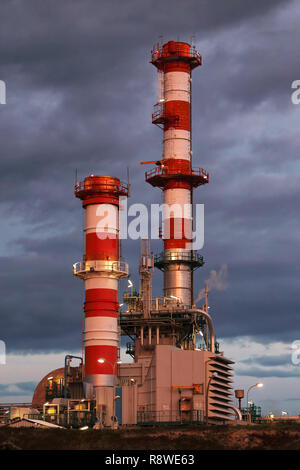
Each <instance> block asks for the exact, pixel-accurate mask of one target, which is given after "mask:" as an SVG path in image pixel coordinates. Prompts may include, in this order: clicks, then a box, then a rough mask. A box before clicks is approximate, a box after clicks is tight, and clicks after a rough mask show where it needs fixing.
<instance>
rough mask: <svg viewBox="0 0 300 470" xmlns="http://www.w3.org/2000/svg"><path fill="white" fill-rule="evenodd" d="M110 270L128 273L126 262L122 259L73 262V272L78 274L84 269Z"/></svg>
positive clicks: (84, 270)
mask: <svg viewBox="0 0 300 470" xmlns="http://www.w3.org/2000/svg"><path fill="white" fill-rule="evenodd" d="M93 270H95V271H99V270H100V271H101V270H104V271H112V272H122V273H125V274H128V272H129V267H128V264H127V263H125V262H124V261H110V260H98V261H93V262H89V261H86V262H84V261H78V262H77V263H74V264H73V274H78V273H81V272H86V271H88V272H89V271H93Z"/></svg>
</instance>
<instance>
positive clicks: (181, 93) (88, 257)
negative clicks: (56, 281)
mask: <svg viewBox="0 0 300 470" xmlns="http://www.w3.org/2000/svg"><path fill="white" fill-rule="evenodd" d="M151 63H152V64H153V65H154V66H155V67H156V69H157V73H158V83H159V96H158V99H157V103H156V104H155V106H154V112H153V114H152V122H153V124H155V125H157V126H159V127H160V128H161V129H162V132H163V155H162V157H160V158H158V159H157V160H153V162H142V163H143V164H149V165H151V164H153V165H154V167H153V169H150V170H149V171H147V172H146V174H145V180H146V182H147V183H149V184H151V185H152V186H153V187H154V188H158V189H159V190H161V191H163V199H164V212H163V221H162V222H163V223H162V228H161V232H160V233H161V238H162V243H163V250H162V252H161V253H159V254H155V255H154V254H153V253H152V252H151V248H150V241H149V240H148V239H147V240H145V239H144V240H141V252H140V258H139V275H140V284H139V291H137V290H136V289H134V287H133V285H132V283H131V282H129V283H128V288H127V289H126V290H125V292H124V295H123V299H122V300H121V299H120V295H121V293H120V280H121V279H126V278H127V277H128V275H129V272H130V271H129V266H128V264H127V263H126V261H124V260H123V258H122V254H121V240H120V226H119V219H120V217H119V211H120V209H122V207H120V198H121V197H122V198H124V197H127V196H129V183H122V182H121V181H120V179H119V178H117V177H114V176H102V175H89V176H87V177H86V178H85V179H84V181H82V182H77V183H76V185H75V196H76V197H77V198H79V199H80V200H81V201H82V206H83V211H84V227H83V233H84V253H83V259H82V261H80V262H77V263H75V264H74V265H73V274H74V276H76V277H77V278H79V279H81V280H82V281H83V284H84V325H83V343H84V358H83V359H82V360H81V364H80V366H78V367H71V361H72V356H68V357H67V359H66V363H65V367H64V368H61V369H57V370H56V371H52V372H49V373H48V374H47V375H46V376H45V377H44V379H42V381H41V382H40V384H39V385H38V387H37V389H36V391H35V394H34V399H33V406H34V407H38V406H40V407H41V406H43V416H44V419H47V418H49V416H48V415H51V416H52V421H53V422H55V423H57V424H60V423H61V420H60V419H59V416H60V415H61V414H64V415H66V414H67V416H68V419H69V420H70V416H71V415H72V413H73V415H72V416H74V413H75V414H76V413H77V414H78V416H84V417H85V421H84V424H86V423H87V424H88V425H96V426H97V427H105V426H109V427H111V426H113V427H115V426H116V425H117V421H118V423H119V424H120V425H137V424H140V425H147V424H158V423H161V424H163V423H164V424H167V423H185V424H187V423H199V424H200V423H204V422H209V423H223V422H228V421H230V420H233V419H234V415H235V413H236V410H235V407H234V406H233V404H232V391H233V390H232V382H233V362H232V361H231V360H229V359H228V358H226V357H225V356H224V355H223V353H222V352H220V351H219V345H218V343H217V342H216V339H215V333H214V327H213V321H212V318H211V316H210V314H209V305H208V294H209V292H208V288H207V287H206V289H205V301H204V304H203V305H202V306H201V308H196V303H195V300H194V299H195V297H194V283H193V276H194V271H196V270H197V269H200V268H201V266H203V264H204V259H203V257H202V255H201V254H200V253H198V252H197V251H196V250H194V249H193V243H192V232H193V191H194V189H196V188H198V187H200V186H205V185H206V184H208V183H209V174H208V172H207V171H205V170H204V169H202V168H197V167H193V166H192V145H191V96H192V95H191V86H192V78H191V76H192V71H193V70H194V69H196V68H197V67H199V66H201V63H202V60H201V56H200V54H199V53H198V52H197V50H196V49H195V47H194V46H192V45H190V44H188V43H185V42H174V41H169V42H167V43H165V44H163V45H160V44H158V45H156V46H155V47H154V48H153V50H152V52H151ZM154 158H155V157H154ZM174 205H175V206H176V207H177V209H178V212H177V211H174V210H173V209H174ZM186 208H189V210H188V211H187V210H186ZM178 214H179V215H178ZM104 215H106V217H104ZM137 243H138V242H137ZM155 268H156V269H158V270H161V271H162V272H163V277H164V286H163V292H162V293H161V295H160V296H159V297H156V298H154V297H153V295H152V278H153V275H155V273H154V269H155ZM133 270H134V268H133V267H131V271H133ZM126 282H127V281H126ZM74 288H76V287H75V286H74ZM120 303H122V304H124V305H123V307H120ZM124 306H125V308H124ZM122 335H123V336H126V337H127V350H126V352H127V354H128V355H129V356H131V358H132V360H133V361H132V362H128V363H124V362H121V360H120V339H121V336H122ZM50 411H51V412H50ZM116 415H117V418H116ZM87 416H88V419H86V417H87ZM92 416H94V418H93V419H92ZM72 420H73V418H72ZM73 421H74V420H73ZM73 421H72V422H73ZM77 421H78V420H77ZM68 422H70V421H68ZM78 422H79V423H81V424H82V423H83V421H82V420H80V419H79V421H78Z"/></svg>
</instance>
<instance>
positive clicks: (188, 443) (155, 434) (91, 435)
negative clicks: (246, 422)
mask: <svg viewBox="0 0 300 470" xmlns="http://www.w3.org/2000/svg"><path fill="white" fill-rule="evenodd" d="M0 449H1V450H114V451H116V450H300V424H297V423H289V422H286V423H284V422H282V423H271V424H264V425H255V426H238V425H237V426H190V427H151V428H137V427H134V428H130V429H129V428H127V429H119V430H117V431H111V430H93V429H91V430H86V431H80V430H66V429H63V430H55V429H34V428H8V427H1V428H0Z"/></svg>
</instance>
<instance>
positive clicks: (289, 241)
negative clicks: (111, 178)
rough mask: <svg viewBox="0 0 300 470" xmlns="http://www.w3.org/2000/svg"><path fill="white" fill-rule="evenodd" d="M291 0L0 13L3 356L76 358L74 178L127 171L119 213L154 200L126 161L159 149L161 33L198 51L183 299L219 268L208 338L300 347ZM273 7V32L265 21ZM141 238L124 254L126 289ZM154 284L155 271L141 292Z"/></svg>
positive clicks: (158, 282)
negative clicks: (221, 277) (195, 218)
mask: <svg viewBox="0 0 300 470" xmlns="http://www.w3.org/2000/svg"><path fill="white" fill-rule="evenodd" d="M170 5H172V11H170ZM294 5H295V4H293V3H292V2H287V1H286V0H284V1H283V0H281V1H274V0H272V1H271V0H270V1H253V0H249V1H245V0H244V1H243V2H241V1H239V0H235V1H234V0H226V1H225V2H219V1H212V0H210V1H192V0H187V1H185V2H180V1H179V0H176V1H173V2H172V3H170V2H166V1H165V2H158V1H144V2H141V1H137V0H135V1H124V2H123V1H122V2H121V1H115V2H112V1H111V0H110V1H103V0H102V1H101V2H98V1H96V0H93V1H89V0H86V1H84V2H83V1H69V0H66V1H64V2H58V1H49V0H48V1H44V2H40V1H32V0H27V1H26V2H25V1H13V2H2V3H1V6H0V15H1V29H0V79H2V80H5V81H6V84H7V105H6V106H1V108H0V133H1V134H0V135H1V172H0V201H1V203H2V204H1V207H0V211H1V216H2V221H3V223H5V227H6V231H5V233H6V234H7V232H9V233H10V236H9V237H8V236H7V235H6V236H4V235H3V236H2V239H3V245H2V250H1V253H2V254H3V257H2V258H1V267H2V269H1V273H0V282H1V284H0V286H1V297H0V314H1V333H0V336H1V339H4V340H5V341H6V342H7V348H8V351H9V352H10V351H12V350H26V349H27V350H36V351H37V350H38V351H42V350H66V349H71V348H76V347H77V348H78V347H80V341H81V336H80V334H81V318H82V311H81V309H82V286H81V282H80V281H78V280H76V279H73V278H72V274H71V268H72V264H73V262H75V261H77V260H79V259H80V257H81V250H82V235H81V229H82V215H81V207H80V202H79V201H78V200H76V199H75V198H74V196H73V184H74V176H75V168H77V169H78V174H79V176H80V178H83V177H85V176H86V175H88V174H89V173H91V172H93V173H99V174H101V173H102V174H114V175H117V176H119V177H121V178H122V179H126V167H127V166H130V168H131V170H130V173H131V179H132V183H133V184H132V191H131V198H130V201H129V203H130V204H131V203H135V202H147V203H149V201H153V202H159V201H161V193H160V191H158V190H155V189H153V188H151V187H150V186H149V187H147V186H146V185H145V183H144V168H143V167H141V166H140V165H139V162H140V161H143V160H154V159H156V158H159V156H160V154H161V152H162V147H161V137H162V135H161V131H160V130H159V129H157V128H155V126H152V125H151V112H152V105H153V103H154V102H155V99H156V96H155V95H156V72H155V69H154V68H153V67H152V66H150V65H149V55H150V50H151V47H152V44H153V43H155V42H157V40H158V37H159V35H160V34H163V36H164V40H169V39H175V40H176V39H178V36H179V38H180V39H181V40H190V38H191V35H192V34H195V38H196V44H197V47H198V48H199V50H200V52H201V53H202V54H203V67H201V70H199V71H195V72H194V74H193V118H194V120H193V151H194V155H193V163H194V165H195V166H203V167H206V168H207V169H208V170H209V171H210V173H211V182H210V184H209V185H208V186H207V187H205V188H200V190H198V192H197V194H195V200H196V201H197V202H204V203H205V237H206V239H205V247H204V250H203V254H204V256H205V259H206V260H207V263H206V264H205V266H204V268H203V269H202V270H199V271H197V272H196V276H195V290H196V291H197V289H200V288H201V287H202V284H203V281H204V280H205V279H207V278H208V276H209V271H210V270H211V269H218V268H219V266H220V265H221V264H223V263H225V264H227V266H228V272H229V287H228V289H227V290H226V291H220V292H217V291H213V292H212V293H211V300H210V302H211V312H212V314H213V317H214V319H215V327H216V330H217V334H218V336H223V337H225V336H227V337H230V336H234V335H239V334H245V335H253V336H255V335H258V334H259V335H261V337H263V335H265V337H268V338H269V339H270V338H277V337H280V338H281V339H282V338H285V339H286V340H287V341H291V340H294V339H297V337H296V335H297V334H298V331H299V329H300V328H299V321H298V316H299V311H298V306H299V303H300V294H299V289H298V284H297V279H298V278H299V274H300V273H299V261H300V260H299V250H298V238H299V237H298V235H299V230H300V228H299V222H298V211H297V209H298V208H297V204H296V203H295V201H297V200H299V196H300V194H299V187H300V185H299V176H298V177H297V173H298V175H299V171H298V170H299V168H298V169H297V164H298V155H299V151H300V139H299V136H298V133H297V132H296V131H295V132H294V134H292V131H291V130H290V129H291V128H293V125H295V124H294V122H293V119H294V114H293V113H295V109H296V107H295V106H293V105H292V104H291V101H290V91H291V90H290V84H291V82H292V81H293V80H294V79H297V78H300V77H299V76H298V70H299V61H298V60H297V57H298V51H297V47H298V44H299V33H298V32H297V31H294V30H291V28H290V25H289V22H288V21H289V17H293V15H294V11H295V6H294ZM283 9H284V11H285V12H286V13H285V16H284V21H285V22H286V23H285V22H284V21H279V20H278V16H277V15H279V14H280V12H281V11H283ZM289 9H290V15H289ZM279 51H280V52H279ZM299 112H300V110H299ZM10 227H11V230H9V228H10ZM3 232H4V230H3ZM138 243H139V242H138V241H137V242H133V241H128V242H124V243H123V254H124V256H125V257H126V258H127V259H128V261H129V263H130V265H131V270H132V277H133V279H134V280H135V282H137V276H136V272H137V261H138V259H137V258H138V253H137V251H138V247H137V244H138ZM6 249H7V250H8V251H9V255H6V253H5V252H6ZM153 249H154V250H155V251H159V250H160V249H161V246H160V244H159V243H158V242H156V243H154V244H153ZM123 284H124V283H123ZM125 285H126V282H125ZM161 289H162V277H161V275H158V274H157V275H156V276H155V278H154V292H155V293H156V294H160V292H161ZM299 335H300V331H299ZM299 337H300V336H299Z"/></svg>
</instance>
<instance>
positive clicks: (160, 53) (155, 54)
mask: <svg viewBox="0 0 300 470" xmlns="http://www.w3.org/2000/svg"><path fill="white" fill-rule="evenodd" d="M172 56H175V57H176V56H178V57H190V58H193V59H196V60H197V62H199V64H201V62H202V57H201V54H199V52H198V51H197V50H196V48H195V46H191V47H190V50H189V51H187V49H186V48H183V47H180V46H179V47H176V46H175V47H174V54H173V53H172ZM172 56H170V57H172ZM163 57H169V55H165V54H164V50H163V47H159V46H156V47H155V46H153V49H152V51H151V61H152V62H155V61H156V60H159V59H161V58H163Z"/></svg>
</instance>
